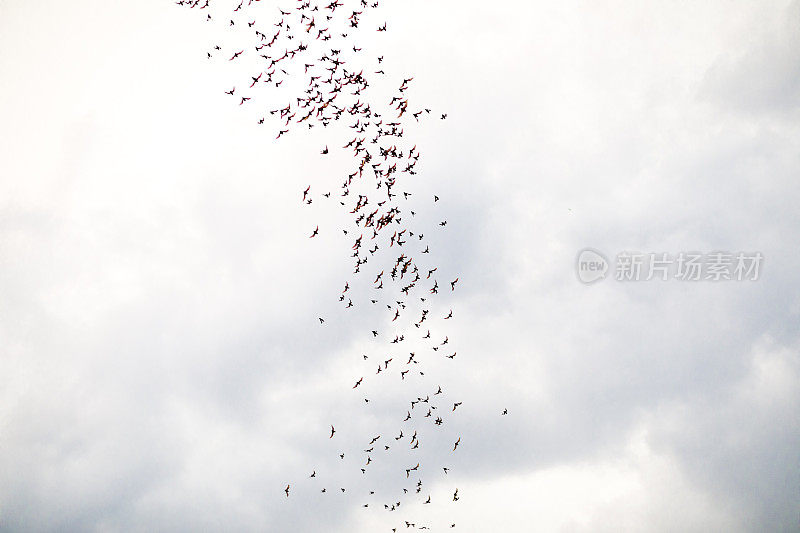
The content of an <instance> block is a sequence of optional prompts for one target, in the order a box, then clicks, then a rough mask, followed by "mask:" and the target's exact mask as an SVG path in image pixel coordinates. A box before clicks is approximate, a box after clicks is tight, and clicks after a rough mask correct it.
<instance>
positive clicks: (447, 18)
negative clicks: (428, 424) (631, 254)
mask: <svg viewBox="0 0 800 533" xmlns="http://www.w3.org/2000/svg"><path fill="white" fill-rule="evenodd" d="M294 3H295V2H293V1H290V2H289V4H294ZM381 4H384V5H383V7H382V9H383V16H384V18H385V20H386V21H388V23H389V24H388V25H389V30H390V31H388V32H387V33H386V34H385V36H382V37H381V39H377V37H375V42H374V43H373V42H372V41H369V42H367V43H365V46H374V48H371V49H370V53H373V52H374V54H375V55H384V56H385V58H386V59H385V62H384V65H385V69H386V70H387V72H390V73H391V74H392V75H393V76H394V77H395V78H398V79H402V78H404V77H410V76H414V85H413V98H414V100H415V101H417V102H420V103H422V104H425V105H426V106H429V107H432V108H434V109H435V111H436V112H441V113H448V119H447V120H446V121H438V120H437V121H432V122H429V123H426V124H425V125H424V126H421V127H419V128H417V129H416V130H415V131H414V133H413V135H414V136H415V137H414V139H415V141H414V142H416V143H417V144H418V145H419V146H420V147H421V151H422V154H423V156H422V158H421V160H420V165H421V170H420V175H419V176H416V177H415V178H416V179H415V181H414V182H413V183H412V184H410V185H409V187H412V188H413V190H414V191H415V194H417V195H418V198H420V199H421V198H423V197H424V198H432V196H433V194H437V195H439V196H440V197H441V201H440V202H438V203H437V204H436V206H435V209H436V211H434V206H433V205H432V202H430V201H428V202H422V201H421V200H420V204H419V205H420V207H419V211H420V215H419V217H418V220H417V223H418V224H419V227H420V228H421V229H420V231H421V230H422V228H428V227H429V226H430V227H429V229H425V231H427V232H430V240H431V241H430V242H431V247H432V248H433V249H434V253H435V257H436V260H437V261H438V264H439V265H440V269H441V270H442V271H443V272H444V274H442V277H441V279H440V284H443V283H444V280H445V278H446V279H447V280H450V279H453V278H455V277H456V276H459V278H460V282H459V284H460V286H459V290H457V291H455V292H454V293H452V294H449V292H448V294H446V295H444V296H443V299H442V300H441V301H440V302H439V303H437V304H435V305H434V307H435V310H434V311H432V312H433V313H436V314H439V313H444V312H446V311H447V309H449V308H452V309H454V310H455V317H454V319H453V320H452V322H451V324H450V327H449V330H448V335H449V338H450V339H451V340H452V343H451V344H452V345H453V349H454V350H457V351H458V354H459V355H458V359H457V360H456V361H458V362H457V364H453V365H450V366H448V367H447V368H444V367H442V368H435V369H432V372H433V373H434V375H440V376H441V379H442V385H443V386H444V387H445V388H446V391H447V401H463V402H464V403H463V406H462V407H461V408H460V409H459V412H460V417H459V418H458V419H457V421H454V424H455V427H454V428H452V429H451V430H448V431H455V433H457V434H458V435H460V436H461V437H462V446H460V447H459V450H458V452H459V453H458V455H452V456H446V457H444V458H442V457H439V456H435V455H433V452H430V451H426V450H420V454H421V457H422V459H421V462H425V461H428V462H437V463H439V462H441V461H446V462H448V464H449V465H450V466H451V467H452V472H451V473H450V474H449V475H448V477H446V478H445V477H443V476H441V475H437V476H436V477H433V476H431V477H429V478H428V479H429V481H428V482H427V483H428V485H427V486H426V488H427V489H428V490H429V491H430V493H431V494H433V497H434V498H436V499H437V501H438V500H442V501H441V503H440V504H439V505H434V506H428V507H422V506H414V505H412V504H409V506H408V509H407V512H408V513H409V514H408V515H407V516H412V515H413V516H414V517H416V518H417V519H418V520H419V521H420V523H430V524H431V525H435V526H438V530H444V529H447V526H449V524H450V523H457V524H458V526H459V529H458V530H460V531H476V532H492V531H508V532H520V533H523V532H530V531H542V532H551V531H552V532H562V531H565V532H598V531H609V532H610V531H642V532H672V531H696V532H706V531H725V532H750V531H752V532H758V531H796V530H797V528H798V524H799V523H800V456H799V455H798V454H799V453H800V327H798V324H800V274H798V272H800V253H799V252H798V243H800V209H798V205H800V180H799V178H800V1H796V0H795V1H763V2H749V1H737V2H731V1H705V2H666V1H607V2H580V1H566V2H562V1H557V2H556V1H552V2H539V1H514V2H511V3H504V4H498V3H492V2H474V1H464V0H462V1H460V2H453V1H449V2H445V1H436V2H431V1H430V0H425V1H423V0H404V1H403V2H397V1H394V0H381ZM208 28H209V26H207V25H205V24H203V21H202V17H198V16H197V14H196V13H190V12H187V11H186V10H184V9H181V8H179V7H177V6H175V5H174V3H172V2H170V1H167V0H140V1H137V2H94V1H90V0H74V1H70V2H52V1H51V2H29V1H23V0H0V530H2V531H198V530H203V531H216V530H225V531H270V532H285V531H298V532H317V531H326V532H327V531H331V532H342V533H344V532H348V533H352V532H355V533H372V532H375V531H389V528H391V527H397V526H398V521H399V518H401V517H400V516H398V515H396V514H390V513H385V512H383V510H382V502H371V503H373V505H371V506H370V508H369V509H364V508H362V507H361V504H362V503H366V502H367V500H366V499H365V497H364V492H363V490H362V491H361V492H358V491H356V489H355V488H354V489H353V490H352V491H348V492H347V493H345V494H341V493H340V492H339V491H338V487H339V486H345V485H348V486H351V487H360V488H363V489H366V488H370V487H371V485H369V484H370V483H372V484H373V485H375V486H376V490H378V491H379V492H380V491H390V490H391V489H393V488H396V487H395V485H396V484H398V483H402V482H404V481H405V480H402V479H400V480H397V479H394V478H395V477H397V476H394V474H392V473H391V472H390V470H388V469H385V470H378V471H376V472H374V474H375V475H374V477H372V478H369V480H368V481H365V479H363V478H361V477H359V476H361V474H360V472H358V471H357V464H355V463H353V464H350V463H347V464H346V465H343V463H342V462H341V461H340V460H339V458H338V456H337V453H338V452H339V450H338V449H332V447H331V446H330V443H329V442H327V436H328V432H329V425H330V424H331V423H332V421H333V420H335V421H337V424H339V425H340V430H341V435H342V438H343V439H345V441H344V442H346V443H348V444H347V446H350V448H358V447H360V446H361V442H360V441H359V440H357V438H356V436H357V435H358V436H359V437H358V438H361V437H363V435H366V434H369V433H371V432H372V431H373V428H384V427H388V428H392V429H391V431H394V429H393V428H394V427H395V426H396V425H397V424H394V422H395V421H396V420H395V419H396V418H397V416H398V410H399V415H400V416H402V414H404V412H405V409H406V407H399V408H398V407H397V405H396V404H394V403H392V402H393V400H392V399H393V398H395V397H397V396H398V391H396V390H381V389H380V388H379V387H378V386H377V384H375V385H371V386H368V387H365V389H364V394H365V395H369V396H373V398H374V399H375V401H374V402H372V404H371V405H374V407H368V406H365V405H364V403H363V402H362V397H361V396H355V395H354V394H351V389H350V388H351V387H352V378H353V376H356V377H357V376H358V375H361V374H359V373H360V372H361V371H362V370H361V367H360V366H359V364H360V363H359V354H360V353H361V352H362V349H363V348H364V347H365V346H366V345H367V343H369V342H370V337H371V335H370V330H371V329H372V324H373V323H375V319H374V316H373V315H371V314H370V313H371V311H370V310H369V309H366V308H357V309H356V310H355V311H354V312H353V313H345V312H344V311H343V310H342V309H341V306H339V305H338V302H337V298H338V295H339V293H340V292H341V289H342V285H343V282H344V280H345V279H348V275H349V272H350V271H351V268H352V266H351V260H350V258H349V255H350V254H349V253H348V252H350V249H349V244H348V241H347V240H346V239H343V238H342V237H341V236H340V235H339V233H340V232H339V231H338V229H337V226H336V221H337V218H336V217H337V216H338V215H336V214H335V213H334V211H333V210H326V208H325V207H323V206H317V207H314V209H306V208H305V206H303V205H302V204H301V203H300V202H299V201H298V199H299V194H300V193H301V192H302V190H303V189H304V188H305V186H306V185H308V183H311V182H312V181H313V183H315V184H318V186H319V187H328V188H330V189H333V188H336V187H338V186H339V184H340V183H341V181H342V180H341V177H342V175H343V173H342V172H341V171H335V173H334V170H332V168H333V167H335V165H333V166H331V167H328V166H326V163H325V161H324V160H323V159H322V158H320V157H317V156H316V154H318V152H319V150H320V148H321V145H322V144H325V142H327V141H325V140H324V139H325V138H324V137H320V136H316V137H315V136H312V135H305V136H304V135H302V134H298V135H293V136H290V137H288V138H286V139H281V142H279V143H276V142H275V140H274V137H275V134H274V132H273V131H272V129H265V128H259V127H258V126H257V125H256V124H255V121H254V116H253V115H252V114H248V112H246V111H244V110H242V109H239V108H237V106H235V105H231V101H230V100H229V99H226V96H225V95H224V91H225V90H228V89H229V88H230V86H231V85H232V83H231V79H232V76H234V75H235V72H233V71H232V69H233V67H232V66H230V65H219V64H217V63H214V62H209V61H208V60H207V58H206V51H207V50H208V49H209V47H210V46H211V44H213V43H215V40H216V39H218V38H219V36H218V35H215V34H211V30H209V29H208ZM245 74H246V73H245ZM240 75H241V73H240ZM314 135H319V134H316V133H315V134H314ZM321 139H322V140H321ZM337 142H338V141H337ZM331 144H332V145H333V142H332V141H331ZM440 218H447V220H448V221H449V225H448V226H447V230H446V231H436V230H435V227H436V225H435V223H436V222H438V220H439V219H440ZM317 224H319V226H320V228H321V229H322V230H323V231H322V235H321V236H320V237H321V238H320V239H318V240H317V241H314V242H313V246H312V245H311V243H309V240H308V238H307V236H308V234H309V232H310V230H311V229H313V228H314V226H316V225H317ZM586 247H591V248H593V249H596V250H598V251H600V252H602V253H603V254H604V255H605V256H606V257H607V258H608V259H609V260H612V261H613V259H614V258H615V257H616V255H617V254H618V253H620V252H623V251H638V252H643V253H649V252H653V253H668V254H672V255H677V254H679V253H680V252H691V251H700V252H704V253H710V252H713V251H729V252H739V251H745V252H760V253H761V254H763V257H764V260H763V263H762V265H761V270H760V275H759V279H758V280H756V281H727V282H711V281H699V282H686V281H680V280H676V279H670V280H668V281H657V280H652V281H639V282H622V281H617V280H615V279H614V275H613V272H611V273H609V276H608V277H607V279H604V280H601V281H598V282H596V283H594V284H592V285H586V284H583V283H581V282H580V281H579V280H578V277H577V276H576V257H577V255H578V253H579V252H580V250H582V249H584V248H586ZM448 291H449V289H448ZM318 316H325V317H326V318H327V319H328V321H327V323H326V324H327V327H320V325H319V323H318V321H317V317H318ZM369 369H370V370H374V366H373V365H372V363H370V365H369ZM436 372H439V374H436ZM382 398H386V401H383V400H382ZM504 408H507V409H508V410H509V415H508V416H506V417H501V416H500V412H501V411H502V410H503V409H504ZM381 431H383V429H381ZM387 431H388V430H387ZM348 435H350V436H351V437H352V439H353V440H352V442H350V441H347V440H346V439H348V438H350V437H348ZM343 446H345V444H343ZM347 459H348V461H349V460H350V458H349V457H348V458H347ZM354 460H355V459H354ZM403 464H405V463H403ZM312 470H316V471H317V472H318V473H319V477H320V480H310V479H308V475H309V474H310V473H311V471H312ZM354 471H355V473H354ZM400 472H401V474H402V469H400ZM371 474H372V473H371ZM326 476H327V477H326ZM401 477H402V475H401ZM290 482H291V483H292V486H293V488H294V489H293V493H292V497H290V498H288V499H287V498H286V497H285V495H284V493H283V488H284V486H285V485H286V484H287V483H290ZM325 483H329V484H328V485H326V484H325ZM320 484H321V485H320ZM320 486H327V487H328V489H329V490H330V491H331V492H332V493H328V494H321V493H320V492H319V488H320ZM454 487H458V489H459V495H460V500H459V501H458V502H451V501H447V500H449V497H448V494H450V495H451V494H452V491H453V488H454ZM376 507H380V508H381V509H376ZM403 529H406V528H405V527H404V526H403Z"/></svg>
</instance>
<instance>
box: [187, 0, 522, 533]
mask: <svg viewBox="0 0 800 533" xmlns="http://www.w3.org/2000/svg"><path fill="white" fill-rule="evenodd" d="M380 1H385V0H374V1H372V0H333V1H330V2H327V0H323V1H322V2H320V3H317V2H315V1H313V0H284V1H283V2H282V3H284V4H289V6H288V7H287V6H282V7H281V6H276V5H275V2H274V0H243V1H240V0H234V1H233V2H232V3H229V2H230V0H225V1H223V0H179V1H177V2H176V3H177V4H178V5H179V6H182V7H183V8H185V9H187V10H192V12H194V13H197V14H199V16H201V17H202V19H203V20H205V21H207V22H208V23H214V24H216V25H217V27H220V26H221V27H222V29H223V30H224V31H225V32H228V33H225V35H230V39H228V41H226V42H229V41H236V45H235V46H231V45H230V44H228V45H226V44H225V42H219V43H214V44H213V45H212V46H211V47H210V48H209V49H208V50H207V51H206V52H205V54H206V55H207V58H208V59H209V60H216V61H222V62H225V63H229V64H234V63H235V62H239V63H240V64H241V69H240V70H241V71H242V75H241V76H240V77H239V78H238V79H237V80H235V82H233V83H231V84H230V85H229V86H228V87H230V88H226V89H225V90H224V93H225V94H226V95H227V96H224V97H225V98H230V99H231V101H232V104H233V105H235V106H248V107H249V108H251V109H252V112H253V116H254V121H255V122H256V124H258V125H259V126H266V127H270V126H272V127H274V128H275V130H274V134H275V142H279V141H278V139H281V138H282V137H284V136H286V135H289V134H290V133H291V132H293V131H294V130H310V129H312V128H315V127H317V128H325V129H328V128H329V127H330V128H329V130H326V131H330V132H331V136H332V137H333V138H334V139H336V141H335V142H331V143H330V144H328V145H325V146H322V147H319V148H318V149H319V153H320V154H321V155H322V156H324V157H327V156H328V155H329V154H330V153H332V151H333V150H343V151H345V152H346V153H348V154H350V155H352V157H353V162H352V163H351V165H352V167H351V171H350V172H348V173H347V174H346V175H343V176H341V182H339V183H335V185H337V186H338V190H337V192H335V193H334V192H333V191H332V190H331V191H327V190H326V191H325V192H323V193H322V194H318V193H317V191H316V190H313V189H312V186H311V185H307V186H302V187H300V189H299V191H298V201H299V202H302V203H303V204H304V205H308V206H310V205H311V204H312V203H313V202H314V200H318V199H320V198H322V199H323V200H321V201H327V202H334V203H336V204H338V205H337V206H338V207H339V208H341V209H342V210H343V211H344V213H345V214H346V215H348V216H349V218H350V220H351V224H348V226H347V227H346V228H339V230H340V231H342V232H343V234H344V235H346V236H349V238H350V239H351V241H350V242H351V243H352V246H351V250H349V251H348V252H347V254H348V255H350V256H351V257H352V260H353V276H352V278H351V279H348V280H345V281H344V283H343V284H342V291H341V293H340V294H339V296H338V300H339V302H340V304H341V307H342V308H343V310H344V311H343V312H347V310H348V309H351V308H353V307H355V306H356V305H362V304H363V305H367V306H372V307H371V310H372V311H373V312H372V313H371V314H370V315H371V316H372V317H374V319H375V320H383V323H384V324H387V325H388V327H389V328H391V329H392V331H391V332H389V333H388V334H387V333H386V332H385V331H379V330H380V329H381V328H380V327H376V328H373V327H372V326H368V327H367V328H366V329H368V331H369V334H367V336H368V337H369V338H370V339H371V340H372V341H373V342H374V343H377V346H379V347H380V348H379V350H380V352H379V353H380V354H379V355H377V356H376V355H372V356H369V355H366V354H359V360H362V359H363V361H362V364H363V365H365V366H364V367H363V368H364V369H365V371H364V372H365V373H364V375H355V376H353V379H352V382H351V384H347V385H346V388H347V389H351V392H350V393H351V394H357V393H358V392H359V388H362V389H361V390H363V387H364V385H365V384H366V382H367V381H369V380H381V379H383V380H399V381H400V382H401V383H402V384H403V386H404V387H406V389H407V391H409V392H406V393H405V394H406V397H405V398H404V399H403V405H402V407H399V406H396V410H397V411H398V417H397V420H396V430H395V431H392V433H391V434H386V433H385V432H384V433H380V434H374V433H370V434H369V435H365V436H363V446H361V447H360V448H359V449H358V450H355V451H353V452H350V451H342V450H341V449H339V448H336V450H335V453H336V455H337V456H338V458H337V459H338V460H342V461H343V460H344V459H345V456H348V458H349V457H350V456H351V455H352V454H356V455H361V459H359V461H358V465H357V468H358V470H359V471H360V474H361V475H363V476H367V475H368V473H369V472H370V469H371V468H375V465H376V464H379V463H381V462H384V463H386V464H388V465H390V467H389V468H387V469H384V470H383V471H382V472H381V475H382V476H383V479H378V480H371V481H373V482H375V483H376V485H377V486H378V488H382V487H383V488H384V489H385V487H392V488H390V489H389V490H382V491H378V492H379V493H381V492H390V493H391V494H386V495H385V498H386V500H385V501H380V502H375V498H378V496H376V490H369V491H368V494H366V493H365V494H364V495H363V497H364V501H363V502H362V503H360V505H361V506H362V507H364V508H369V507H370V505H372V507H373V508H374V507H376V506H377V507H379V508H382V509H383V510H384V511H386V512H388V513H395V514H400V515H402V516H398V517H397V525H398V527H399V528H401V529H408V528H413V529H432V528H433V526H432V525H431V524H426V523H422V522H420V521H418V520H414V519H413V516H407V515H405V514H404V512H405V511H404V510H405V509H407V508H409V507H408V505H406V504H407V502H409V500H412V502H411V503H415V502H416V503H421V504H422V505H429V504H432V503H435V502H436V499H432V497H431V494H430V492H428V491H426V490H425V489H426V485H427V484H428V483H427V480H429V479H430V478H434V477H435V476H440V477H438V478H435V479H434V480H433V481H432V482H430V484H433V483H438V484H447V475H448V472H449V471H450V468H451V467H450V466H449V463H450V461H451V460H452V458H448V455H452V454H457V453H458V450H459V446H461V445H462V441H461V436H460V435H458V434H456V433H452V434H448V433H447V428H448V424H447V422H448V419H449V418H450V417H454V416H457V411H458V408H459V407H460V406H461V405H462V402H461V401H456V400H457V399H455V398H449V399H448V401H447V402H445V401H444V398H447V396H446V394H445V391H444V390H443V388H442V386H441V385H439V384H435V383H429V382H428V380H427V379H426V376H425V372H426V365H430V364H431V363H432V362H433V361H432V358H439V359H440V360H441V361H445V362H447V364H454V363H455V359H456V356H457V351H455V350H454V349H453V348H452V346H453V341H452V340H451V339H450V337H449V336H448V335H447V334H446V332H444V331H442V330H443V328H444V327H445V326H446V325H447V324H448V323H449V322H448V321H449V320H450V319H451V318H453V311H452V309H448V311H447V312H446V313H440V315H437V316H434V315H433V313H432V311H431V310H432V309H433V310H435V309H436V308H437V307H439V306H437V305H434V299H435V298H437V296H439V295H440V291H441V293H444V294H447V293H452V292H454V291H455V290H456V289H457V288H458V283H459V279H458V277H457V276H455V275H453V276H449V277H447V278H445V279H443V280H440V279H439V277H438V276H437V275H439V274H440V271H439V268H438V267H437V266H436V265H435V264H434V263H433V261H432V260H431V259H430V258H431V257H433V254H432V251H431V248H430V245H429V244H428V243H427V242H426V238H425V235H424V233H423V232H422V230H421V229H420V228H419V227H418V226H416V225H414V224H413V223H411V222H412V221H413V220H414V217H415V216H416V215H417V212H415V211H414V210H413V209H412V208H411V207H409V206H413V205H414V204H412V203H411V196H412V194H413V193H411V192H408V191H409V189H407V188H406V187H405V185H404V184H403V178H404V177H406V176H408V177H410V176H415V175H416V174H417V172H418V164H419V161H420V151H419V149H418V148H417V146H416V144H414V143H412V142H410V141H408V142H406V141H405V138H404V132H405V130H406V126H407V125H408V124H409V123H413V124H415V125H416V123H419V122H420V120H424V119H426V118H433V119H436V120H445V119H446V118H447V115H446V114H441V113H433V112H432V111H431V109H429V108H426V107H424V106H418V105H414V104H412V102H411V101H410V99H409V97H408V96H407V95H408V92H407V91H409V87H410V85H411V83H412V82H413V79H414V78H413V77H402V76H401V77H398V79H397V83H395V84H394V87H395V89H394V90H393V91H392V92H391V93H390V94H387V93H386V92H376V91H375V90H372V91H370V87H371V85H370V80H372V79H374V78H379V79H380V80H385V79H387V76H388V75H387V74H386V72H385V70H384V69H385V68H386V64H385V63H384V58H383V57H382V56H377V55H376V54H373V55H370V54H369V53H368V50H366V49H365V48H366V47H364V48H360V47H359V45H358V44H357V38H358V37H359V36H363V32H386V31H387V29H388V24H387V23H386V22H385V21H381V22H378V23H374V22H373V23H372V24H371V25H370V23H369V22H367V21H370V20H373V21H374V20H375V16H374V15H373V16H370V15H372V14H373V13H378V11H377V10H378V8H379V3H380ZM326 2H327V3H326ZM221 4H225V5H221ZM292 4H293V5H292ZM234 37H235V38H234ZM373 87H374V85H373ZM275 102H279V103H278V104H276V103H275ZM265 104H266V105H267V107H266V108H265ZM337 127H338V129H337ZM345 127H346V128H345ZM348 130H349V133H347V132H348ZM334 131H336V132H342V131H343V132H345V133H346V134H347V136H346V137H343V138H337V137H336V136H335V134H334V133H333V132H334ZM340 137H341V136H340ZM329 146H330V147H331V148H329ZM323 190H324V189H323ZM432 196H433V197H432V198H429V199H428V200H426V201H425V203H423V204H422V209H427V208H429V207H430V208H433V207H435V206H436V202H438V201H439V197H438V196H435V195H432ZM418 209H419V208H418ZM434 224H435V225H433V224H431V226H433V227H431V228H429V231H447V221H446V220H439V219H436V222H435V223H434ZM423 229H424V228H423ZM328 230H329V228H325V227H324V226H323V227H320V226H319V225H312V227H309V230H308V233H307V235H308V238H310V239H314V238H316V237H317V236H318V235H320V234H321V233H322V232H325V231H328ZM339 230H335V231H339ZM440 281H441V283H440ZM357 283H360V284H362V285H364V284H365V285H367V286H368V290H369V292H371V294H370V295H368V296H366V297H365V298H359V297H358V296H357V295H356V291H355V290H354V287H355V285H356V284H357ZM359 294H364V292H363V291H362V292H361V293H359ZM354 298H355V299H356V301H354ZM362 299H363V302H362V301H361V300H362ZM382 314H385V316H382ZM407 317H408V319H406V318H407ZM315 320H318V321H319V326H320V327H325V326H326V322H325V318H324V317H317V318H315ZM409 341H412V342H409ZM415 343H416V344H415ZM412 345H413V346H415V348H414V351H410V350H409V349H408V348H406V347H407V346H408V347H409V348H410V347H411V346H412ZM416 346H421V347H423V348H422V349H423V350H424V352H423V351H421V350H420V348H416ZM373 360H376V361H377V362H372V361H373ZM367 368H368V369H369V370H368V372H369V373H368V374H367V373H366V372H367V370H366V369H367ZM353 391H356V392H353ZM369 402H370V399H369V398H364V405H368V404H369ZM507 413H508V411H507V410H503V412H502V413H500V414H502V415H506V414H507ZM334 422H335V421H334ZM336 426H337V424H336V423H334V424H331V425H330V429H329V430H327V431H325V436H324V437H323V438H325V439H326V440H328V441H330V442H331V443H335V441H336V440H337V429H336ZM429 436H430V440H431V441H433V442H434V443H435V444H436V445H438V446H439V447H440V448H446V454H448V455H441V454H440V455H439V456H437V457H439V458H441V460H442V463H440V464H434V465H429V464H425V465H423V464H421V463H422V461H421V460H419V459H416V460H415V459H414V455H415V454H416V453H418V450H419V449H420V446H422V445H423V442H425V441H426V439H428V437H429ZM332 445H335V444H332ZM398 449H400V450H404V451H403V453H402V455H399V457H402V459H399V460H401V461H402V460H405V461H407V462H406V463H405V465H404V466H400V467H396V468H395V464H396V462H397V460H395V461H390V459H389V458H390V457H392V454H393V453H396V450H398ZM309 470H311V472H310V475H309V474H308V473H306V474H303V477H304V478H306V480H305V481H303V482H297V481H295V482H290V483H289V484H287V485H286V487H285V488H283V492H285V494H286V497H287V498H288V497H289V496H290V495H292V494H293V491H294V490H295V488H296V487H298V486H299V487H301V488H302V489H303V490H304V489H307V488H308V487H309V484H310V483H311V484H317V486H316V488H315V489H314V490H318V491H320V492H321V493H323V494H331V493H334V492H339V491H341V492H342V493H344V492H346V490H347V488H346V487H340V486H338V485H335V486H330V485H329V484H330V483H333V481H334V480H332V479H331V477H332V476H326V474H325V473H324V472H322V471H320V472H319V473H318V472H317V469H316V468H309ZM423 473H424V476H425V479H426V483H423ZM387 476H390V477H392V478H394V479H387ZM398 480H399V481H398ZM326 485H328V486H326ZM404 485H405V486H404ZM281 487H282V485H281ZM459 498H460V496H459V490H458V488H457V487H455V486H452V487H451V488H450V490H449V491H448V492H447V497H446V498H438V499H439V500H440V501H441V500H443V499H446V501H447V502H458V500H459ZM404 505H405V506H404ZM412 508H413V506H412ZM393 516H394V515H393ZM398 527H393V528H391V530H392V531H397V529H398ZM445 527H446V528H448V529H449V528H456V524H455V523H452V522H450V521H447V524H446V526H445Z"/></svg>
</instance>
